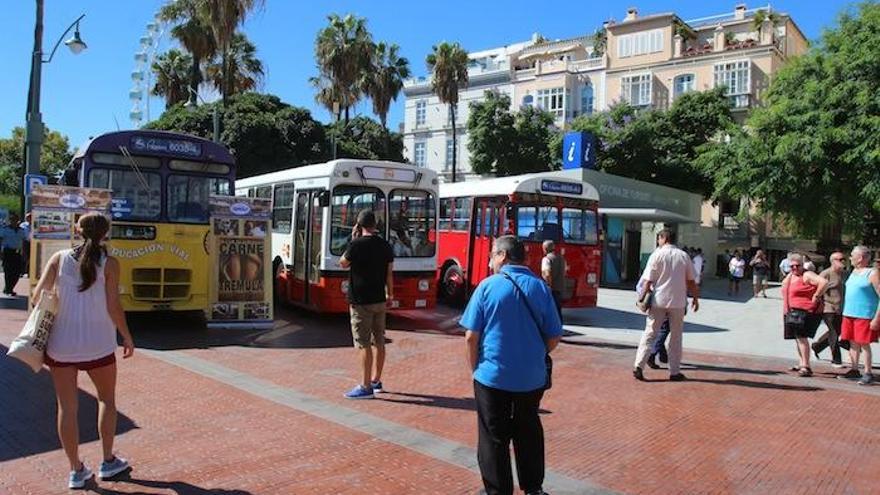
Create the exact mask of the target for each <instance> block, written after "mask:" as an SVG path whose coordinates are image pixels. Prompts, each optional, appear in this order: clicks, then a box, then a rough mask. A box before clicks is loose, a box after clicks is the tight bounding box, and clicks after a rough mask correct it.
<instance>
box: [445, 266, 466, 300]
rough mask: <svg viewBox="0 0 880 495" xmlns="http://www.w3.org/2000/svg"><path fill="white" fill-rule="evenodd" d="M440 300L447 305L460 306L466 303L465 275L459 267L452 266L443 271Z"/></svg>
mask: <svg viewBox="0 0 880 495" xmlns="http://www.w3.org/2000/svg"><path fill="white" fill-rule="evenodd" d="M440 298H441V299H443V301H444V302H446V303H447V304H453V305H459V304H461V303H463V302H464V273H463V272H462V271H461V268H459V266H458V265H456V264H451V265H449V266H448V267H446V270H444V271H443V279H442V281H441V283H440Z"/></svg>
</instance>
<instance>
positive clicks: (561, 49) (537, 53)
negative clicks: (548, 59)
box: [518, 43, 578, 60]
mask: <svg viewBox="0 0 880 495" xmlns="http://www.w3.org/2000/svg"><path fill="white" fill-rule="evenodd" d="M577 47H578V44H577V43H569V44H567V45H562V46H556V47H553V46H548V47H547V48H545V49H543V50H542V49H541V46H540V45H538V46H535V47H531V50H534V51H531V50H528V51H526V53H523V54H522V55H520V56H519V57H518V60H527V59H530V58H534V57H543V56H548V55H558V54H560V53H566V52H570V51H572V50H574V49H575V48H577Z"/></svg>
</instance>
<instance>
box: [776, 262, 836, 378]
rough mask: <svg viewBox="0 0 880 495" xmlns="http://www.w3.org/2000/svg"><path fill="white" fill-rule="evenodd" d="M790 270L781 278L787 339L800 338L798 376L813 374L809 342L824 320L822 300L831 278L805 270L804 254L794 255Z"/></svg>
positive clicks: (798, 344) (798, 341)
mask: <svg viewBox="0 0 880 495" xmlns="http://www.w3.org/2000/svg"><path fill="white" fill-rule="evenodd" d="M789 266H790V267H791V272H790V273H789V274H788V275H787V276H786V277H785V279H784V280H783V281H782V311H783V321H784V328H785V332H784V335H785V339H786V340H796V341H797V351H798V358H799V362H798V375H799V376H802V377H808V376H813V370H812V369H810V341H809V340H808V339H811V338H813V337H815V336H816V329H817V328H819V324H820V323H821V322H822V315H821V314H819V312H818V307H819V301H820V300H821V298H822V294H824V293H825V286H826V285H827V283H828V281H827V280H825V279H824V278H822V277H820V276H819V275H817V274H815V273H813V272H808V271H806V270H805V269H804V257H803V256H801V255H800V254H795V255H793V256H792V257H791V262H790V263H789Z"/></svg>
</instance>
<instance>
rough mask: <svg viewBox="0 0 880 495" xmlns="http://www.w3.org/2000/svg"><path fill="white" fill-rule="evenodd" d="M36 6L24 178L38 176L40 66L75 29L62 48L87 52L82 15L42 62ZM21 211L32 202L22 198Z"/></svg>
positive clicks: (39, 1) (39, 4) (40, 10)
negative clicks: (81, 29) (80, 33)
mask: <svg viewBox="0 0 880 495" xmlns="http://www.w3.org/2000/svg"><path fill="white" fill-rule="evenodd" d="M36 3H37V18H36V23H35V25H34V53H33V58H32V59H31V80H30V88H29V90H28V110H27V124H26V126H25V131H24V136H25V143H26V145H27V147H26V149H25V173H26V174H39V173H40V151H41V148H42V146H43V133H44V128H43V115H42V114H41V113H40V83H41V79H42V70H43V64H48V63H49V62H51V61H52V57H54V56H55V51H56V50H57V49H58V46H59V45H60V44H61V40H63V39H64V37H65V36H66V35H67V33H69V32H70V30H71V29H73V28H74V27H76V31H75V32H74V35H73V37H72V38H70V39H69V40H67V41H65V42H64V44H65V45H67V47H68V48H70V51H71V52H73V54H74V55H77V54H79V53H80V52H82V51H83V50H85V49H86V44H85V43H84V42H83V40H82V38H80V36H79V21H81V20H82V19H83V17H85V14H83V15H81V16H79V17H77V19H76V20H75V21H73V22H72V23H71V24H70V26H68V27H67V29H65V30H64V32H63V33H61V36H60V37H59V38H58V41H57V42H56V43H55V46H54V47H52V52H51V53H50V54H49V58H48V59H43V0H36ZM22 194H24V189H22ZM24 209H25V212H29V211H30V210H31V200H30V198H29V197H27V196H25V198H24Z"/></svg>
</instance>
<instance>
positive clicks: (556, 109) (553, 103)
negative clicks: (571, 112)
mask: <svg viewBox="0 0 880 495" xmlns="http://www.w3.org/2000/svg"><path fill="white" fill-rule="evenodd" d="M538 108H541V109H544V110H546V111H548V112H550V113H552V114H553V115H555V116H556V117H557V118H559V117H563V116H565V89H564V88H550V89H539V90H538Z"/></svg>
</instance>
